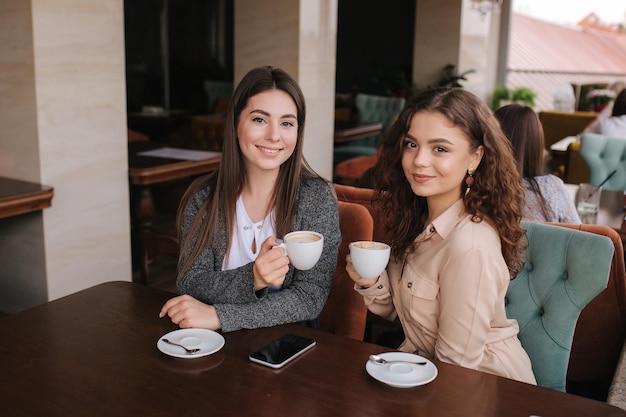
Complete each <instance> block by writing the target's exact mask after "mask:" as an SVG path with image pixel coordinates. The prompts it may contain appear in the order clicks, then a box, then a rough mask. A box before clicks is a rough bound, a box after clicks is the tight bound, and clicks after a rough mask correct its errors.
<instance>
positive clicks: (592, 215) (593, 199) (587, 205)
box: [576, 183, 602, 224]
mask: <svg viewBox="0 0 626 417" xmlns="http://www.w3.org/2000/svg"><path fill="white" fill-rule="evenodd" d="M601 195H602V187H598V186H596V185H592V184H589V183H582V184H580V185H579V187H578V197H577V198H576V209H577V210H578V215H579V216H580V220H581V221H582V222H583V223H585V224H591V223H596V222H597V219H598V211H599V210H600V196H601Z"/></svg>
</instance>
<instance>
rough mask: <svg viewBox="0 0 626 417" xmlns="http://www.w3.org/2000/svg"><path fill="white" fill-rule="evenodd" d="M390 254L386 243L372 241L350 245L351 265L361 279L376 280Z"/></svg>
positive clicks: (385, 265)
mask: <svg viewBox="0 0 626 417" xmlns="http://www.w3.org/2000/svg"><path fill="white" fill-rule="evenodd" d="M390 253H391V248H390V247H389V245H387V244H386V243H382V242H372V241H359V242H352V243H350V258H351V259H352V265H353V266H354V270H355V271H356V273H357V274H359V275H360V276H361V278H365V279H375V278H378V277H379V276H380V274H382V272H383V271H384V270H385V268H386V267H387V263H388V262H389V254H390Z"/></svg>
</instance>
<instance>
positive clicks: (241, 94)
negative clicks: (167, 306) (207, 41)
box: [177, 66, 318, 278]
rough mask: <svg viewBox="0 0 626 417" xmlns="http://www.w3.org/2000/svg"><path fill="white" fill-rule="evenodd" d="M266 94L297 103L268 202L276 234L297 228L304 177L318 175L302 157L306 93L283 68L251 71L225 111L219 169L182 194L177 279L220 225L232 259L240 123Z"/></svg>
mask: <svg viewBox="0 0 626 417" xmlns="http://www.w3.org/2000/svg"><path fill="white" fill-rule="evenodd" d="M268 90H281V91H284V92H285V93H287V94H289V96H290V97H291V98H292V99H293V101H294V103H295V105H296V109H297V115H296V117H297V121H298V138H297V142H296V147H295V149H294V151H293V153H292V155H291V156H290V157H289V159H288V160H287V161H285V162H284V163H283V164H282V165H281V166H280V170H279V173H278V178H277V179H276V184H275V186H274V191H273V195H272V197H271V202H270V207H273V208H274V209H275V219H274V220H275V224H274V225H273V226H274V228H275V230H276V234H277V235H278V236H283V235H284V234H285V233H287V232H289V231H290V230H291V229H292V228H293V224H294V221H295V216H296V194H297V192H298V184H299V180H300V176H301V175H305V176H312V177H318V175H317V174H316V173H315V172H314V171H313V170H312V169H311V168H310V166H309V165H308V163H307V162H306V160H305V158H304V156H303V153H302V152H303V139H304V136H303V132H304V121H305V118H306V107H305V101H304V94H303V93H302V90H301V89H300V87H299V86H298V83H297V82H296V81H295V80H294V79H293V78H292V77H291V76H290V75H289V74H287V73H286V72H285V71H283V70H282V69H279V68H274V67H270V66H264V67H258V68H254V69H252V70H250V71H249V72H248V73H247V74H246V75H245V76H244V77H243V78H242V80H241V81H240V82H239V84H238V85H237V88H235V91H234V93H233V97H232V99H231V101H230V104H229V107H228V112H227V113H226V127H225V129H224V140H223V144H222V159H221V162H220V166H219V169H218V170H217V172H215V173H212V174H208V175H206V176H203V177H200V178H198V179H197V180H196V181H194V182H193V183H192V184H191V185H190V186H189V188H188V189H187V191H186V192H185V194H184V195H183V198H182V200H181V203H180V206H179V208H178V221H177V228H178V237H179V241H180V242H181V250H180V258H179V274H178V276H179V278H180V277H182V276H183V275H184V273H185V272H186V271H187V270H188V269H189V267H190V266H191V264H192V263H193V261H194V260H195V259H196V258H197V257H198V256H199V255H200V254H201V253H202V251H203V250H204V249H205V248H206V247H208V246H210V245H211V244H212V243H213V242H214V241H216V240H217V239H220V238H223V236H222V235H221V233H222V230H223V229H222V228H221V227H219V226H221V225H223V226H225V227H226V239H227V253H226V256H228V251H229V250H230V249H229V248H230V243H231V241H232V224H233V222H234V219H235V208H236V204H237V198H238V196H239V194H240V193H241V190H242V188H243V186H244V184H246V182H247V180H248V179H247V173H246V169H245V165H244V160H243V158H244V157H243V154H242V152H241V149H240V147H239V141H238V138H237V125H238V124H239V117H240V115H241V112H242V111H243V109H244V108H245V107H246V105H247V104H248V100H249V99H250V97H253V96H255V95H257V94H259V93H262V92H264V91H268ZM207 187H208V188H210V190H211V194H210V196H209V198H207V199H206V200H205V201H204V203H203V204H202V206H201V208H200V210H199V211H198V213H197V214H196V216H195V218H194V219H193V221H192V223H191V227H190V230H189V233H188V235H187V238H186V239H185V240H184V241H182V240H181V239H182V236H181V226H182V221H183V217H184V213H185V210H186V208H187V205H188V204H189V201H190V200H191V198H192V197H193V195H194V194H196V192H197V191H198V190H200V189H204V188H207ZM187 254H188V255H187ZM181 266H182V267H181Z"/></svg>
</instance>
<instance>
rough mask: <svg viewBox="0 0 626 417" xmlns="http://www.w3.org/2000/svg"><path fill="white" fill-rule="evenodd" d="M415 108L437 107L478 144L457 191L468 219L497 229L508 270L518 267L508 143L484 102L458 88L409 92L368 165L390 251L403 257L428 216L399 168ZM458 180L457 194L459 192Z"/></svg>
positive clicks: (516, 201) (515, 185)
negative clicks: (468, 179) (468, 180)
mask: <svg viewBox="0 0 626 417" xmlns="http://www.w3.org/2000/svg"><path fill="white" fill-rule="evenodd" d="M418 112H438V113H440V114H442V115H443V116H445V117H446V118H447V119H448V120H450V121H451V122H452V123H453V124H454V125H455V126H456V127H458V128H460V129H461V130H462V131H463V132H464V133H465V134H466V136H467V137H468V138H469V140H470V144H471V145H470V148H471V150H472V151H475V150H477V149H478V147H479V146H481V145H482V146H483V148H484V154H483V157H482V159H481V162H480V165H479V166H478V168H477V169H476V172H475V173H474V184H473V185H472V187H471V191H470V192H469V193H468V194H467V195H465V196H464V197H463V202H464V204H465V211H466V212H467V213H468V214H470V215H471V216H472V217H471V218H472V221H474V222H481V221H483V220H485V219H488V220H490V221H491V223H492V224H493V225H494V227H495V228H496V229H497V231H498V233H499V235H500V241H501V245H502V255H503V257H504V260H505V261H506V263H507V265H508V267H509V271H510V272H511V275H512V276H514V275H515V274H516V273H517V272H518V271H519V269H520V267H521V263H522V262H521V259H520V254H521V251H522V249H523V246H524V239H523V237H524V234H525V231H524V229H523V228H522V227H521V224H520V220H521V218H522V207H523V204H524V188H523V185H522V181H521V177H520V174H519V171H518V169H517V163H516V161H515V158H514V157H513V153H512V151H511V146H510V143H509V141H508V139H507V138H506V136H505V135H504V133H503V131H502V129H501V127H500V123H499V122H498V120H497V119H496V118H495V116H494V114H493V112H492V111H491V109H489V107H488V106H487V105H486V104H485V103H484V102H483V101H481V100H480V99H479V98H478V97H476V96H475V95H474V94H472V93H470V92H468V91H466V90H463V89H461V88H435V89H430V90H426V91H423V92H421V93H419V94H417V95H416V96H415V97H413V98H412V99H411V100H410V101H409V102H408V103H407V105H406V107H405V108H404V109H403V110H402V112H401V113H400V114H399V116H398V118H397V119H396V121H395V123H394V124H393V125H392V126H391V127H390V129H389V131H388V132H387V134H386V135H385V137H384V138H383V141H382V143H381V148H380V158H379V160H378V163H377V165H376V168H375V169H374V174H373V177H374V203H375V205H376V206H377V208H378V209H379V210H381V211H382V212H383V213H386V214H387V215H386V216H385V217H384V218H385V225H386V227H387V231H388V232H389V236H391V242H390V245H391V250H392V256H393V258H394V259H395V260H401V259H403V258H404V256H405V254H406V252H407V251H410V250H412V248H413V244H414V240H415V238H416V237H417V236H418V235H419V234H420V233H421V232H422V231H423V230H424V229H425V227H426V226H427V224H426V222H427V220H428V206H427V203H426V198H425V197H421V196H417V195H415V194H414V193H413V191H412V190H411V186H410V184H409V182H408V181H407V180H406V178H405V176H404V172H403V169H402V155H403V152H404V146H403V142H404V139H405V137H406V134H407V132H408V131H409V128H410V125H411V119H412V118H413V116H414V115H415V114H416V113H418ZM466 188H467V185H466V184H465V181H463V182H462V183H461V184H459V197H461V196H463V195H464V194H465V190H466Z"/></svg>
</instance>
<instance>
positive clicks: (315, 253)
mask: <svg viewBox="0 0 626 417" xmlns="http://www.w3.org/2000/svg"><path fill="white" fill-rule="evenodd" d="M274 248H283V250H284V251H285V255H286V256H288V257H289V261H290V262H291V264H292V265H293V267H294V268H296V269H299V270H301V271H306V270H308V269H311V268H313V267H314V266H315V264H316V263H317V261H318V260H319V259H320V256H322V249H324V236H322V235H321V234H320V233H317V232H310V231H306V230H304V231H297V232H291V233H287V234H286V235H285V237H284V238H283V243H281V244H280V245H278V246H274Z"/></svg>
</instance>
